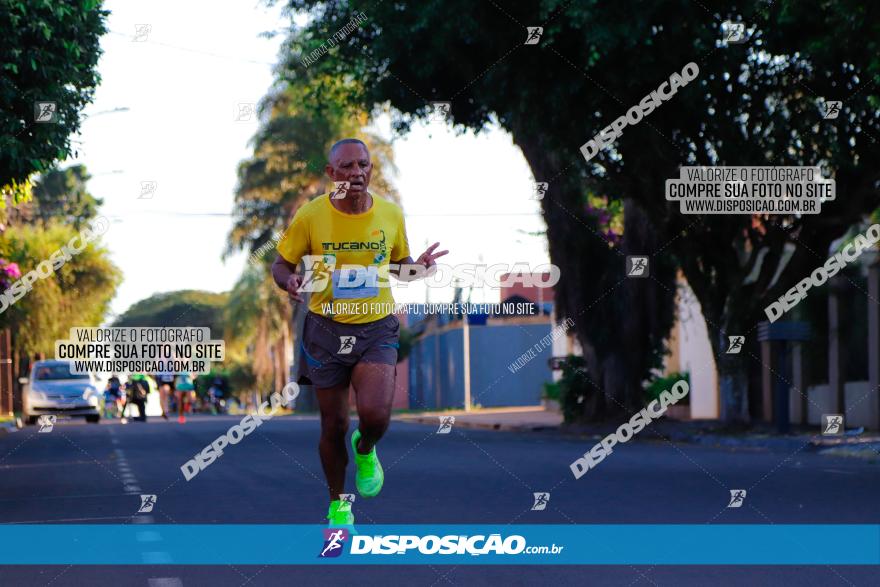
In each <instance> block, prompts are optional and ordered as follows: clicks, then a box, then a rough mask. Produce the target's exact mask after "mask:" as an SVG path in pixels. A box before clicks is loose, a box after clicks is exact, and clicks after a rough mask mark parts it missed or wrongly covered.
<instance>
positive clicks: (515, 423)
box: [392, 406, 562, 431]
mask: <svg viewBox="0 0 880 587" xmlns="http://www.w3.org/2000/svg"><path fill="white" fill-rule="evenodd" d="M446 416H454V417H455V424H454V426H458V427H460V428H484V429H489V430H516V431H530V430H545V429H553V430H555V429H558V428H559V426H560V425H561V424H562V414H559V413H556V412H548V411H547V410H545V409H544V408H543V407H541V406H522V407H512V408H480V409H475V410H472V411H470V412H466V411H464V410H446V411H443V412H420V413H418V414H395V415H394V416H392V419H394V420H397V421H400V422H412V423H416V424H430V425H432V426H439V425H440V418H443V417H446Z"/></svg>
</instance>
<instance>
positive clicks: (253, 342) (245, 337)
mask: <svg viewBox="0 0 880 587" xmlns="http://www.w3.org/2000/svg"><path fill="white" fill-rule="evenodd" d="M291 319H292V309H291V305H290V302H289V301H288V299H287V295H285V294H284V292H282V291H280V290H279V289H278V287H277V286H276V285H275V283H274V281H273V280H272V276H271V274H270V273H269V271H268V269H267V266H266V264H263V263H261V264H253V265H249V266H247V267H246V268H245V270H244V272H242V275H241V277H240V278H239V280H238V282H237V283H236V284H235V286H234V287H233V288H232V291H231V292H230V294H229V301H228V303H227V304H226V307H225V312H224V320H225V322H226V325H227V328H226V333H225V338H226V340H227V346H228V348H229V354H230V356H231V357H233V359H235V358H238V360H239V361H241V360H243V359H245V358H249V359H250V360H249V361H247V362H249V363H250V364H251V365H252V370H253V374H254V384H255V385H256V387H257V389H258V390H260V391H261V392H262V391H263V390H271V391H280V390H281V389H282V388H283V387H284V385H285V384H286V382H287V378H288V372H287V367H288V364H289V361H288V360H287V357H288V354H289V352H290V351H289V349H290V347H291V341H292V339H293V336H292V334H291V330H290V322H291Z"/></svg>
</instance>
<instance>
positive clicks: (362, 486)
mask: <svg viewBox="0 0 880 587" xmlns="http://www.w3.org/2000/svg"><path fill="white" fill-rule="evenodd" d="M360 437H361V431H360V430H355V431H354V432H353V433H352V435H351V450H352V452H354V463H355V465H357V474H356V475H355V478H354V483H355V485H356V486H357V490H358V493H360V494H361V497H376V496H377V495H378V494H379V492H380V491H382V484H383V483H384V482H385V473H384V472H383V471H382V465H381V463H379V457H377V456H376V447H375V446H374V447H373V450H371V451H370V452H369V453H368V454H365V455H362V454H360V453H359V452H358V451H357V443H358V440H360Z"/></svg>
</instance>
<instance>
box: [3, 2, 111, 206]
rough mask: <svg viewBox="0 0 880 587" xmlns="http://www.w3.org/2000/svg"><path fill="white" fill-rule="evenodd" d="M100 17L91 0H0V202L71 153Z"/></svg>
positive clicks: (94, 61)
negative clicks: (50, 0) (59, 0)
mask: <svg viewBox="0 0 880 587" xmlns="http://www.w3.org/2000/svg"><path fill="white" fill-rule="evenodd" d="M108 14H109V12H107V11H105V10H101V9H100V2H99V0H77V1H75V2H33V1H21V0H0V30H2V31H3V36H2V38H0V206H4V205H5V201H6V198H7V197H9V196H11V197H12V199H13V201H14V202H16V203H17V202H19V201H20V200H22V199H24V198H26V197H27V196H28V195H29V189H28V188H29V187H30V185H29V182H28V180H29V178H30V176H31V175H32V174H33V173H36V172H43V171H47V170H49V169H50V168H51V167H52V165H53V164H54V162H56V161H63V160H64V159H66V158H67V157H68V156H70V155H71V154H73V153H74V150H73V149H72V147H71V143H70V136H71V135H72V134H74V133H76V132H77V131H78V130H79V127H80V113H81V111H82V109H83V108H84V107H85V106H86V104H88V103H90V102H91V101H92V99H93V97H94V92H95V88H96V87H97V85H98V83H99V82H100V76H99V75H98V72H97V65H98V58H99V57H100V55H101V48H100V37H101V35H103V34H104V33H106V32H107V29H106V26H105V20H106V17H107V15H108ZM45 104H52V106H51V108H50V110H46V109H45V108H44V107H43V106H41V105H45ZM40 114H43V115H45V116H42V117H40V116H39V115H40ZM50 114H51V115H50ZM38 118H41V120H47V121H46V122H43V121H38Z"/></svg>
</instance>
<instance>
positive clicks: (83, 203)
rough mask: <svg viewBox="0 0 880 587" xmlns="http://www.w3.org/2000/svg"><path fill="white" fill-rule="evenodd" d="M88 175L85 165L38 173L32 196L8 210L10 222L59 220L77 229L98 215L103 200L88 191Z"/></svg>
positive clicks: (42, 222) (45, 222)
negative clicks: (28, 200) (30, 198)
mask: <svg viewBox="0 0 880 587" xmlns="http://www.w3.org/2000/svg"><path fill="white" fill-rule="evenodd" d="M90 178H91V176H90V175H89V174H88V171H86V168H85V166H84V165H73V166H71V167H68V168H66V169H57V168H55V169H52V170H50V171H48V172H46V173H44V174H41V175H40V176H39V177H38V178H37V179H36V180H35V181H34V187H33V196H34V198H33V199H32V200H31V201H30V202H28V203H27V204H22V205H21V206H18V207H17V208H15V209H14V210H10V211H9V212H8V218H9V223H10V224H19V223H24V222H34V221H37V222H40V223H41V224H42V225H43V226H48V225H49V224H50V223H51V222H53V221H59V222H60V223H62V224H67V225H70V226H73V227H74V228H75V229H77V230H79V229H80V228H82V226H83V225H84V224H85V223H87V222H88V221H90V220H92V219H93V218H95V216H97V215H98V208H99V207H100V206H101V205H102V204H103V203H104V202H103V200H101V199H99V198H95V197H94V196H93V195H92V194H90V193H89V192H88V188H87V186H86V183H87V182H88V181H89V179H90Z"/></svg>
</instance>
